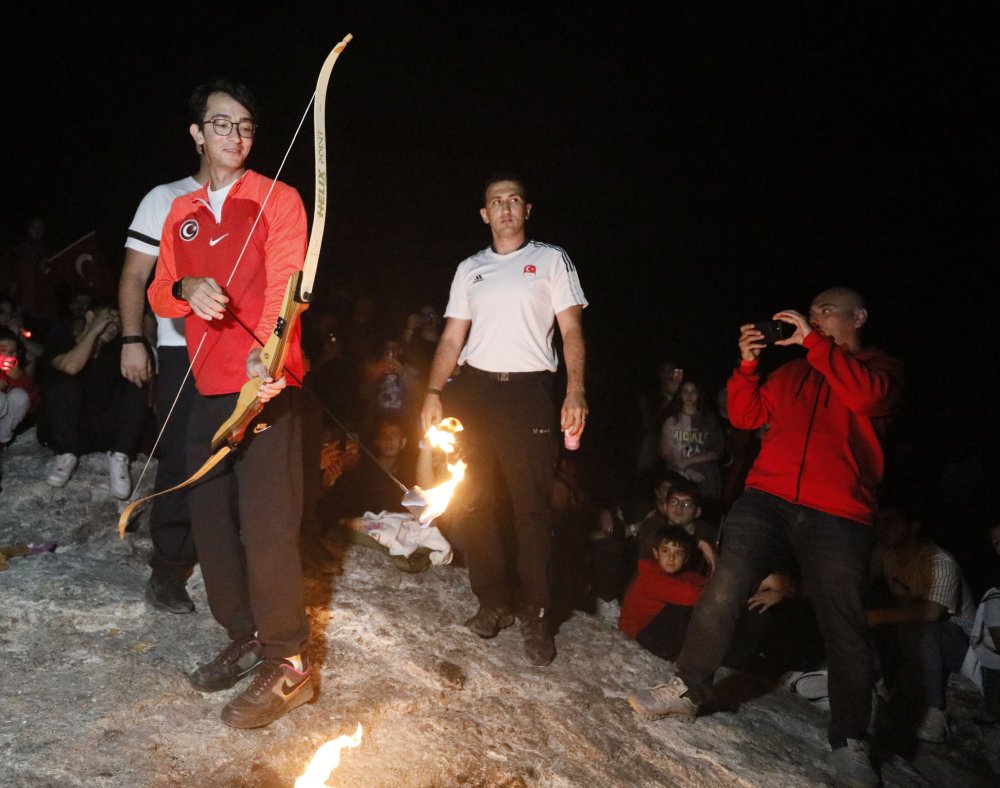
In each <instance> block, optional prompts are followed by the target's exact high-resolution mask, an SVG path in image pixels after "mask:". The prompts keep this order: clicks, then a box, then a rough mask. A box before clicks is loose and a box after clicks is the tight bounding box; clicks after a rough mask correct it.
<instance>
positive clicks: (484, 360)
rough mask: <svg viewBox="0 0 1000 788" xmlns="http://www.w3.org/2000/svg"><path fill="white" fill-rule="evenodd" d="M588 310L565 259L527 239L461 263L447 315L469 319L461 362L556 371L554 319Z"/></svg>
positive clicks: (555, 250) (503, 368) (553, 248)
mask: <svg viewBox="0 0 1000 788" xmlns="http://www.w3.org/2000/svg"><path fill="white" fill-rule="evenodd" d="M578 304H579V305H580V306H583V307H586V306H587V299H586V298H585V297H584V295H583V288H581V287H580V278H579V276H578V275H577V271H576V268H575V267H574V265H573V263H572V261H571V260H570V259H569V255H568V254H566V252H565V251H564V250H563V249H560V248H559V247H558V246H552V245H551V244H545V243H541V242H539V241H528V242H527V243H525V245H524V246H522V247H521V248H520V249H518V250H516V251H514V252H509V253H507V254H497V253H496V252H494V251H493V249H492V247H491V248H487V249H483V250H482V251H481V252H478V253H477V254H474V255H472V257H469V258H466V259H465V260H463V261H462V262H461V263H459V266H458V270H457V271H455V278H454V279H453V280H452V283H451V294H450V296H449V299H448V307H447V309H445V317H453V318H456V319H459V320H471V321H472V325H471V327H470V328H469V336H468V338H467V340H466V343H465V347H464V348H462V353H461V355H460V356H459V359H458V363H459V364H471V365H472V366H474V367H478V368H479V369H484V370H487V371H489V372H541V371H545V370H548V371H549V372H555V371H556V369H557V368H558V366H559V358H558V356H557V354H556V350H555V347H554V345H553V343H552V337H553V331H554V330H555V324H556V321H555V316H556V315H557V314H558V313H559V312H562V311H563V310H564V309H568V308H569V307H571V306H576V305H578Z"/></svg>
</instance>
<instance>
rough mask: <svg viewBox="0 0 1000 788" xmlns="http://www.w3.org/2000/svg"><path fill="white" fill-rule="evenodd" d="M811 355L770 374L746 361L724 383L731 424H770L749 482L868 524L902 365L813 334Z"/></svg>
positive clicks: (751, 426)
mask: <svg viewBox="0 0 1000 788" xmlns="http://www.w3.org/2000/svg"><path fill="white" fill-rule="evenodd" d="M803 346H804V347H805V348H806V351H807V353H806V357H805V358H804V359H796V360H795V361H790V362H788V363H787V364H784V365H783V366H781V367H779V368H778V369H776V370H775V371H774V372H772V373H771V374H770V375H769V376H768V377H767V380H765V381H764V383H761V379H760V375H759V374H757V361H743V362H741V363H740V365H739V367H737V368H736V370H735V371H734V372H733V375H732V377H731V378H730V379H729V384H728V386H727V393H728V400H727V406H728V408H729V418H730V421H731V422H732V424H733V426H734V427H737V428H739V429H747V430H753V429H757V428H758V427H760V426H761V425H763V424H767V425H768V430H767V432H766V433H765V434H764V439H763V442H762V443H761V448H760V454H759V455H758V456H757V459H756V461H755V462H754V464H753V467H752V468H751V469H750V473H749V474H747V480H746V486H747V487H748V488H752V489H755V490H761V491H762V492H766V493H770V494H771V495H776V496H778V497H779V498H783V499H784V500H786V501H790V502H791V503H795V504H801V505H802V506H807V507H809V508H810V509H817V510H819V511H821V512H826V513H827V514H832V515H836V516H837V517H845V518H847V519H849V520H855V521H857V522H860V523H865V524H867V525H870V524H871V523H872V520H873V513H874V509H875V487H876V486H877V485H878V483H879V482H880V481H881V480H882V474H883V470H884V465H885V457H884V453H883V451H882V442H881V441H882V438H883V437H884V435H885V428H886V426H887V425H888V420H889V417H890V416H891V415H892V414H893V413H894V412H895V411H896V409H897V408H898V406H899V403H900V400H901V396H902V390H903V367H902V364H901V363H900V362H899V361H897V360H896V359H894V358H891V357H889V356H887V355H885V354H884V353H882V352H881V351H879V350H875V349H874V348H867V349H863V350H860V351H858V352H857V353H851V352H849V351H847V350H845V349H844V348H842V347H841V346H839V345H837V344H835V343H834V341H833V340H832V339H831V338H830V337H824V336H821V335H820V334H818V333H817V332H815V331H813V332H812V333H810V334H809V335H808V336H807V337H806V338H805V341H804V342H803Z"/></svg>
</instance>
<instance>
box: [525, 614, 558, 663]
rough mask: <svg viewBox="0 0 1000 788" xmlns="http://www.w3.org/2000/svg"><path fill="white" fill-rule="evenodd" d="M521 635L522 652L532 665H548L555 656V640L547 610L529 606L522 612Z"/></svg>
mask: <svg viewBox="0 0 1000 788" xmlns="http://www.w3.org/2000/svg"><path fill="white" fill-rule="evenodd" d="M521 637H522V638H523V639H524V653H525V655H526V656H527V657H528V662H530V663H531V664H532V665H549V664H551V663H552V660H553V659H555V657H556V642H555V639H554V638H553V637H552V632H551V631H550V629H549V617H548V611H546V609H545V608H538V607H536V608H529V609H528V610H526V611H525V612H524V613H523V614H522V618H521Z"/></svg>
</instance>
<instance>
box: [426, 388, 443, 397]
mask: <svg viewBox="0 0 1000 788" xmlns="http://www.w3.org/2000/svg"><path fill="white" fill-rule="evenodd" d="M428 394H437V395H438V396H439V397H440V396H441V389H427V391H426V392H425V393H424V396H425V397H426V396H427V395H428Z"/></svg>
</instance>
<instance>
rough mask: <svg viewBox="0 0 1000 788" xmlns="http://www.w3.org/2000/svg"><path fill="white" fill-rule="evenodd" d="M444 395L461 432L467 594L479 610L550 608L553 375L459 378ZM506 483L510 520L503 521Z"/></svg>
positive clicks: (554, 452)
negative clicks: (520, 606)
mask: <svg viewBox="0 0 1000 788" xmlns="http://www.w3.org/2000/svg"><path fill="white" fill-rule="evenodd" d="M446 395H447V399H446V403H445V404H446V411H445V415H454V416H456V417H458V419H459V420H460V421H461V422H462V425H463V427H464V431H463V432H461V433H460V436H461V437H460V441H461V446H462V449H463V451H464V453H465V458H466V461H467V462H468V465H469V468H468V471H467V476H466V478H465V480H464V481H463V482H462V485H461V486H460V487H459V494H460V496H461V497H460V499H459V500H458V501H457V502H456V503H457V506H456V513H457V520H458V522H459V523H460V529H461V534H462V536H461V544H462V547H463V551H464V553H465V560H466V564H467V565H468V567H469V580H470V583H471V585H472V591H473V593H475V595H476V596H477V597H478V598H479V601H480V604H484V605H498V606H505V607H513V606H516V605H518V604H523V605H526V606H528V607H539V608H548V607H551V603H552V594H551V589H550V587H549V560H550V555H551V552H552V525H551V504H552V501H551V499H552V481H553V476H554V473H555V461H556V457H557V456H558V448H559V444H558V441H557V438H556V436H557V434H558V425H557V424H556V419H555V408H554V406H553V402H552V376H551V375H549V374H542V375H539V376H534V377H530V378H515V379H514V380H510V381H504V382H501V381H496V380H490V379H488V378H484V377H478V376H475V377H474V376H472V375H469V374H462V375H460V376H458V378H456V380H455V381H454V382H453V383H452V384H451V385H449V387H448V389H447V390H446ZM504 486H506V488H507V491H508V492H509V494H510V505H511V509H512V514H513V518H512V522H511V521H509V520H503V519H501V509H502V507H503V503H504V501H503V500H502V492H503V487H504ZM511 531H513V533H511ZM518 592H519V593H518Z"/></svg>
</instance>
